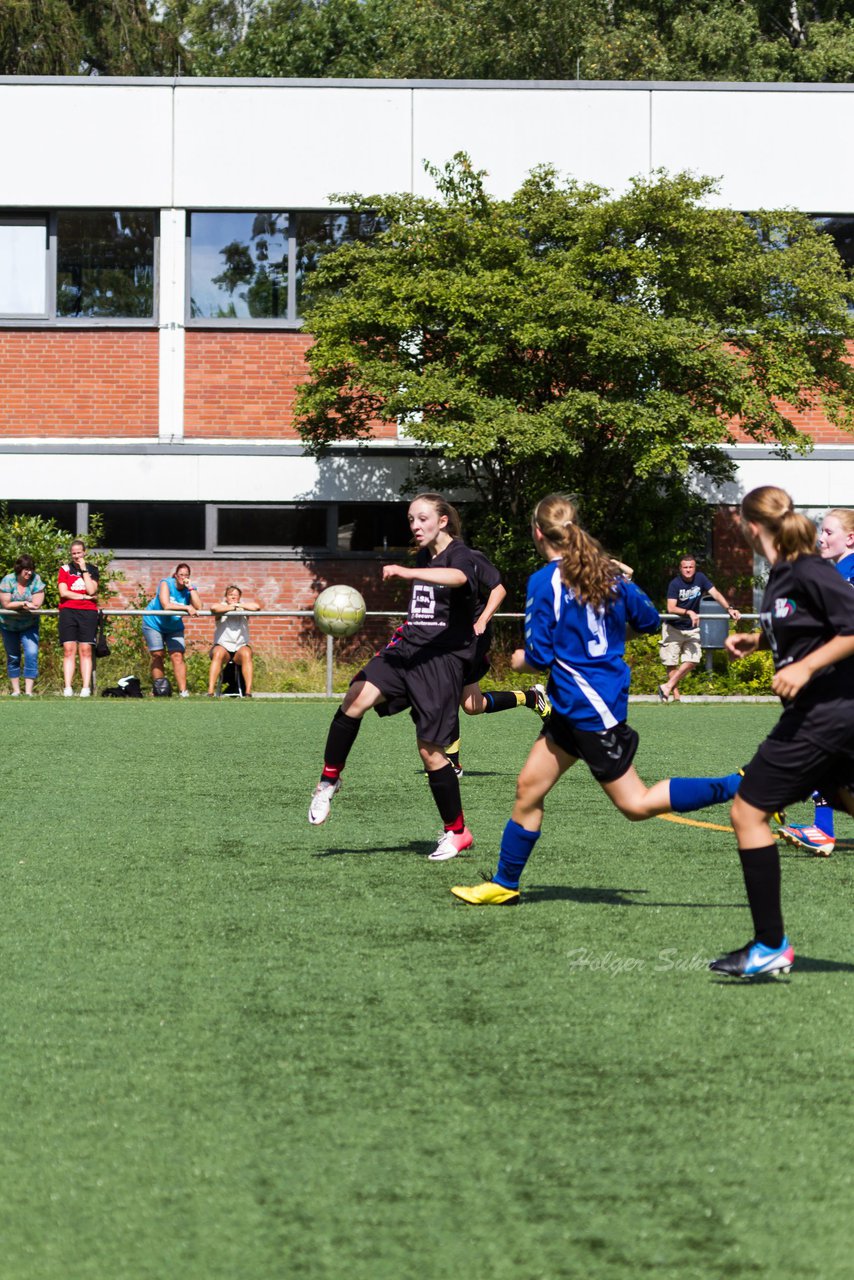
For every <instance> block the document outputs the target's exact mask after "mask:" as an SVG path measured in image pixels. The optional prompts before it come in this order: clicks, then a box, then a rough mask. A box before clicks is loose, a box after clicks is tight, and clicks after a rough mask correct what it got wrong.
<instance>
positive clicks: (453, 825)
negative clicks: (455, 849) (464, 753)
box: [427, 764, 465, 831]
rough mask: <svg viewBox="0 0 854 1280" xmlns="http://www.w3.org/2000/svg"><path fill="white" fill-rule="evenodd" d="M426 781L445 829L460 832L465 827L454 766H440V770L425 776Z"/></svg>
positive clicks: (458, 781)
mask: <svg viewBox="0 0 854 1280" xmlns="http://www.w3.org/2000/svg"><path fill="white" fill-rule="evenodd" d="M427 781H428V782H429V783H430V791H431V792H432V795H433V799H434V801H435V802H436V808H437V809H438V810H439V816H440V817H441V819H442V823H443V825H444V826H445V828H446V829H447V830H451V831H462V829H463V827H464V826H465V820H464V818H463V802H462V799H461V797H460V780H459V778H458V777H457V775H456V774H455V773H454V766H453V765H452V764H445V765H442V768H441V769H436V770H434V771H433V772H432V773H428V774H427Z"/></svg>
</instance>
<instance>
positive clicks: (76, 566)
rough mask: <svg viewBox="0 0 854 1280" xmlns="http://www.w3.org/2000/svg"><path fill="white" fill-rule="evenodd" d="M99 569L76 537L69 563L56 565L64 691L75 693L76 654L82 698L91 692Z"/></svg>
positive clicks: (67, 696)
mask: <svg viewBox="0 0 854 1280" xmlns="http://www.w3.org/2000/svg"><path fill="white" fill-rule="evenodd" d="M98 578H99V574H98V570H97V568H96V567H95V565H94V564H89V563H88V561H87V560H86V544H85V543H84V542H83V540H82V538H75V539H74V541H73V542H72V544H71V548H70V555H69V557H68V563H67V564H62V565H60V566H59V639H60V642H61V644H62V673H63V676H64V679H65V688H64V689H63V691H62V692H63V694H64V696H65V697H66V698H72V697H73V696H74V690H73V688H72V687H71V682H72V681H73V679H74V664H75V661H76V658H77V656H78V654H79V657H80V680H81V684H82V686H83V687H82V688H81V690H80V697H81V698H88V697H89V695H90V694H91V692H92V649H93V647H94V644H95V636H96V634H97V631H98V602H97V601H96V599H95V597H96V596H97V594H98Z"/></svg>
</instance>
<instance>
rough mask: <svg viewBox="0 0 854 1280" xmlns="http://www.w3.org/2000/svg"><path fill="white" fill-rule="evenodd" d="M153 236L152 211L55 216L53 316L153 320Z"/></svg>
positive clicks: (101, 211) (153, 216)
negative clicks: (54, 307) (54, 313)
mask: <svg viewBox="0 0 854 1280" xmlns="http://www.w3.org/2000/svg"><path fill="white" fill-rule="evenodd" d="M154 234H155V214H154V212H153V211H152V210H142V211H139V210H137V211H134V210H126V211H120V212H116V211H113V212H110V211H107V210H101V209H87V210H77V211H73V212H60V213H58V214H57V220H56V236H57V251H56V314H57V315H58V316H116V317H123V318H136V319H145V318H148V317H151V316H153V315H154Z"/></svg>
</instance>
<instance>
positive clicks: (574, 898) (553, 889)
mask: <svg viewBox="0 0 854 1280" xmlns="http://www.w3.org/2000/svg"><path fill="white" fill-rule="evenodd" d="M636 893H649V889H585V888H577V887H571V886H568V885H558V884H532V885H530V886H527V887H526V888H525V890H524V893H523V901H524V902H527V903H531V902H580V903H582V904H584V905H589V906H606V907H645V906H649V905H650V904H649V903H646V902H633V901H632V899H631V898H630V897H628V896H627V895H628V894H636Z"/></svg>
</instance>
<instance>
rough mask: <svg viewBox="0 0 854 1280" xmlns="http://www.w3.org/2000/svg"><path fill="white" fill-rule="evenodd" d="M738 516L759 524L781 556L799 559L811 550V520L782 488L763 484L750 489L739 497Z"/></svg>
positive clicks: (813, 538) (814, 537)
mask: <svg viewBox="0 0 854 1280" xmlns="http://www.w3.org/2000/svg"><path fill="white" fill-rule="evenodd" d="M741 517H742V519H743V520H750V521H752V522H753V523H754V524H761V525H762V527H763V528H764V529H767V530H768V532H769V534H770V535H771V541H772V542H773V544H774V546H775V547H776V549H777V551H778V552H779V553H780V556H781V558H782V559H783V560H799V559H800V557H801V556H811V555H814V554H815V551H816V542H817V534H816V528H815V525H814V524H813V522H812V520H810V519H809V517H808V516H805V515H803V514H802V513H801V512H800V511H796V510H795V507H794V503H793V502H792V499H791V497H790V496H789V494H788V493H786V491H785V489H778V488H777V486H776V485H773V484H764V485H760V487H759V488H758V489H751V491H750V493H748V494H747V496H746V497H745V498H744V499H743V500H742V503H741Z"/></svg>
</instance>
